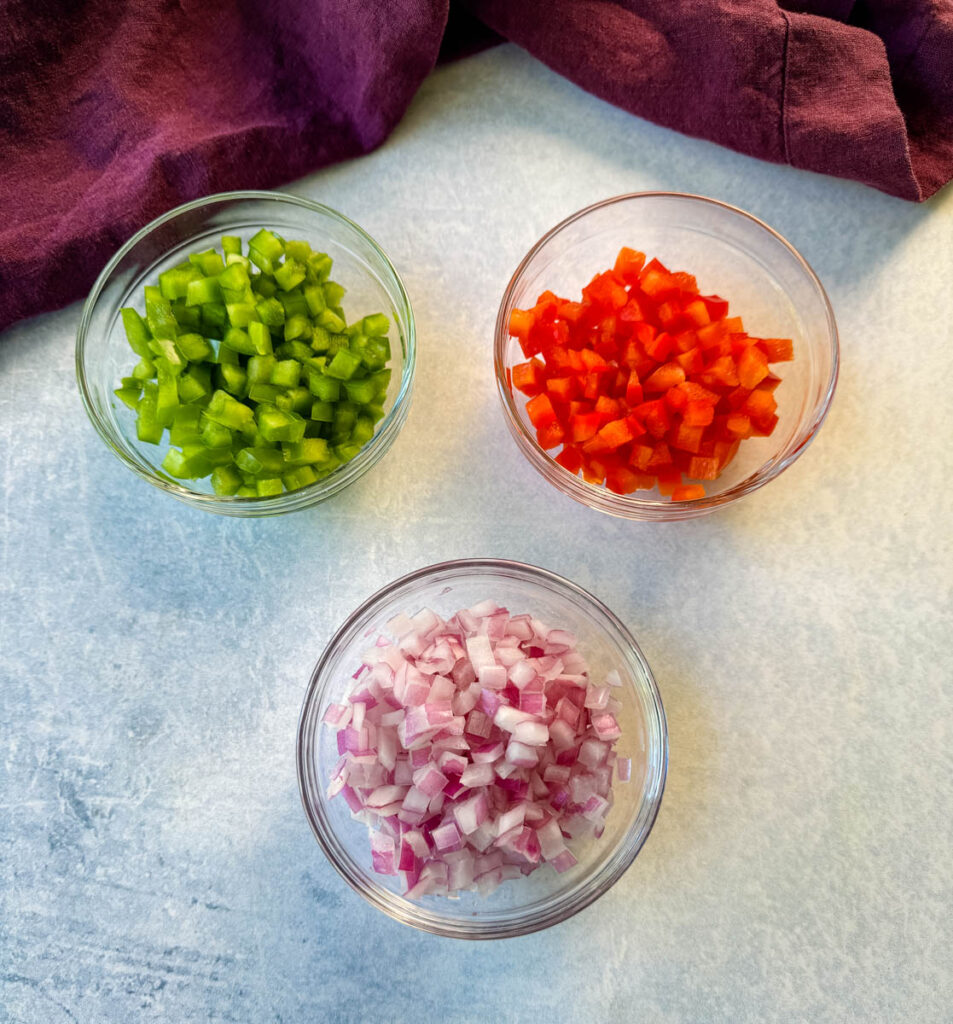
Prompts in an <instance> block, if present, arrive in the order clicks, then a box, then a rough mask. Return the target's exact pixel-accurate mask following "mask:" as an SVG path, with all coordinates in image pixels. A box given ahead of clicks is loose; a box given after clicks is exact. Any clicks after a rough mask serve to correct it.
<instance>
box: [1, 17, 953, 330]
mask: <svg viewBox="0 0 953 1024" xmlns="http://www.w3.org/2000/svg"><path fill="white" fill-rule="evenodd" d="M448 2H449V0H388V2H386V3H385V2H371V0H270V2H269V3H258V2H256V0H151V2H146V0H139V2H136V0H86V2H85V3H83V4H79V5H77V4H75V3H73V2H72V0H47V2H46V3H44V4H39V5H38V4H35V3H33V2H32V0H0V10H2V23H3V25H4V27H5V30H6V31H5V32H4V33H3V34H2V37H0V143H2V152H3V160H2V161H0V201H2V205H3V212H4V216H3V220H2V222H0V328H2V327H5V326H7V325H8V324H10V323H12V322H14V321H15V320H17V319H19V318H21V317H24V316H28V315H30V314H32V313H37V312H40V311H42V310H47V309H53V308H55V307H57V306H61V305H63V304H65V303H67V302H70V301H72V300H74V299H77V298H79V297H81V296H82V295H83V294H84V293H85V292H86V291H87V289H88V288H89V287H90V285H91V284H92V281H93V280H94V279H95V277H96V275H97V274H98V273H99V271H100V270H101V269H102V267H103V265H104V264H105V262H106V261H107V260H108V258H109V256H110V255H111V254H112V253H113V252H114V251H115V250H116V249H117V248H118V247H119V245H121V244H122V242H123V241H125V239H126V238H128V237H129V235H131V234H132V233H133V232H134V231H135V230H136V229H137V228H139V227H141V226H142V225H143V224H145V223H147V222H148V221H149V220H151V219H152V218H153V217H155V216H157V215H158V214H160V213H162V212H164V211H165V210H168V209H169V208H170V207H172V206H175V205H177V204H178V203H181V202H185V201H186V200H188V199H192V198H195V197H196V196H200V195H205V194H208V193H210V192H216V191H221V190H224V189H232V188H256V187H257V188H269V187H273V186H276V185H280V184H282V183H284V182H287V181H290V180H292V179H294V178H296V177H300V176H301V175H304V174H306V173H308V172H309V171H312V170H314V169H315V168H317V167H321V166H323V165H326V164H328V163H332V162H334V161H337V160H342V159H345V158H348V157H352V156H355V155H357V154H360V153H364V152H367V151H368V150H370V149H373V148H374V147H375V146H377V145H379V144H380V143H381V142H382V141H383V140H384V139H385V138H386V137H387V135H388V134H389V133H390V131H391V130H392V129H393V127H394V125H395V124H396V123H397V121H398V120H399V119H400V117H401V115H402V114H403V112H404V110H405V109H406V108H407V105H408V103H409V102H410V100H411V98H412V97H413V94H414V92H415V91H416V89H417V87H418V86H419V84H420V82H421V81H422V79H423V78H424V77H425V76H426V75H427V74H428V73H429V71H430V70H431V68H432V67H433V65H434V63H435V61H436V59H437V56H438V53H439V51H440V44H441V39H442V37H443V34H444V30H445V27H446V24H447V17H448ZM464 6H465V7H466V8H467V9H468V11H469V12H470V15H471V17H472V18H475V19H478V20H479V22H481V23H483V24H485V25H486V26H488V27H489V28H491V29H493V30H495V31H496V32H498V33H499V34H500V35H501V36H503V37H505V38H507V39H511V40H512V41H513V42H516V43H518V44H519V45H521V46H523V47H525V48H526V49H527V50H529V52H530V53H532V54H534V55H535V56H536V57H538V58H539V59H540V60H542V61H544V62H545V63H547V64H548V65H549V66H550V67H552V68H554V69H555V70H557V71H558V72H560V73H561V74H564V75H566V76H567V77H569V78H571V79H572V80H574V81H576V82H578V84H579V85H581V86H582V87H583V88H585V89H587V90H589V91H591V92H593V93H595V94H596V95H598V96H602V97H603V98H605V99H607V100H609V101H610V102H612V103H616V104H618V105H619V106H621V107H624V108H625V109H627V110H630V111H632V112H633V113H635V114H638V115H639V116H641V117H645V118H648V119H650V120H652V121H656V122H658V123H659V124H664V125H667V126H669V127H672V128H675V129H677V130H679V131H682V132H686V133H688V134H691V135H697V136H701V137H703V138H707V139H711V140H712V141H715V142H719V143H722V144H723V145H726V146H731V147H733V148H734V149H738V150H740V151H742V152H744V153H749V154H751V155H753V156H758V157H763V158H765V159H768V160H774V161H777V162H781V163H790V164H793V165H794V166H797V167H803V168H808V169H810V170H815V171H821V172H824V173H828V174H835V175H838V176H840V177H846V178H854V179H856V180H858V181H862V182H865V183H867V184H869V185H873V186H874V187H876V188H880V189H882V190H884V191H885V192H889V193H891V194H892V195H896V196H900V197H901V198H904V199H913V200H922V199H925V198H926V197H927V196H929V195H931V194H932V193H933V192H935V191H936V190H937V189H938V188H940V187H941V186H942V185H943V184H944V183H945V182H946V181H948V180H949V179H950V178H951V177H953V6H951V4H950V2H949V0H867V2H865V3H863V4H861V3H859V2H858V3H856V4H855V3H853V0H800V2H795V0H787V2H786V3H785V4H784V9H782V8H779V7H778V6H777V4H776V2H775V0H666V2H664V3H660V2H658V0H617V2H611V0H520V2H519V3H514V2H512V0H466V2H465V4H464ZM455 24H456V31H455V32H454V33H453V38H454V45H455V46H456V47H461V46H462V47H466V45H467V39H466V30H465V28H466V25H467V22H466V21H457V22H456V23H455ZM470 24H471V25H472V24H473V23H472V22H471V23H470ZM461 25H462V26H464V31H463V32H462V33H461V31H460V26H461ZM478 42H482V39H481V40H478Z"/></svg>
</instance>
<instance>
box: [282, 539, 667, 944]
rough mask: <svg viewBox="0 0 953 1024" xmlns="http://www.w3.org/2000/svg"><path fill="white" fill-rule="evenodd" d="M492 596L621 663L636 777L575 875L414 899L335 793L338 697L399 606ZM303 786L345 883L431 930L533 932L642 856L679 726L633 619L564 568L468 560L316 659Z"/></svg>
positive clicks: (303, 722)
mask: <svg viewBox="0 0 953 1024" xmlns="http://www.w3.org/2000/svg"><path fill="white" fill-rule="evenodd" d="M486 599H491V600H493V601H495V602H496V603H497V604H499V605H502V606H504V607H506V608H507V609H509V611H510V612H511V613H512V614H514V615H515V614H519V613H521V612H529V613H532V614H533V615H535V616H537V617H539V618H541V619H543V621H545V622H546V624H547V625H549V626H550V627H551V628H565V629H568V630H569V631H570V632H572V633H574V634H575V635H576V637H577V638H578V647H579V650H580V651H581V652H582V653H583V654H584V656H585V657H586V658H587V660H588V662H589V665H590V670H591V672H592V673H593V675H594V676H598V675H599V674H604V673H606V672H608V671H609V670H610V669H612V668H615V669H616V670H617V671H618V672H619V675H620V676H621V678H622V684H623V685H622V688H621V689H616V690H615V691H613V695H614V696H615V697H616V698H617V699H619V700H621V702H622V704H623V709H622V711H621V712H620V714H619V716H618V719H619V723H620V726H621V729H622V737H621V739H620V740H619V741H618V743H617V745H616V748H615V749H616V751H617V752H618V753H619V754H620V755H622V756H629V757H631V758H632V777H631V781H630V782H628V783H620V782H618V781H617V782H616V783H615V785H614V787H613V795H614V804H613V806H612V809H611V811H610V812H609V815H608V818H607V821H606V829H605V832H604V833H603V835H602V836H601V837H600V838H599V839H591V838H590V839H589V840H587V841H583V842H581V843H580V842H575V841H574V842H572V844H571V845H572V849H573V852H574V854H575V855H576V857H577V858H578V864H577V865H576V866H575V867H573V868H571V869H570V870H568V871H566V872H564V873H563V874H556V872H555V871H553V870H552V868H551V867H549V866H548V865H543V866H541V867H539V868H538V869H537V870H536V871H534V872H532V874H530V875H528V876H526V877H522V878H518V879H515V880H512V881H508V882H504V883H503V885H501V886H500V888H499V889H497V890H496V891H495V892H494V893H493V894H492V895H490V896H488V897H486V898H484V897H482V896H480V895H479V894H478V893H475V892H473V893H470V892H463V893H461V894H460V896H459V898H457V899H449V898H447V897H443V896H436V895H429V896H426V897H424V898H423V899H421V900H419V901H415V902H411V901H409V900H407V899H405V898H404V897H403V896H402V895H401V883H400V879H399V876H390V875H379V874H376V873H375V872H374V871H373V869H372V867H371V854H370V848H369V844H368V833H367V827H366V826H365V825H363V824H361V823H359V822H357V821H355V820H353V819H352V818H351V815H350V812H349V810H348V806H347V803H346V802H345V800H344V799H343V797H341V796H338V797H337V798H335V799H328V797H327V795H326V788H327V785H328V780H329V778H330V775H331V772H332V771H333V769H334V766H335V764H336V762H337V760H338V751H337V743H336V741H335V736H336V734H335V733H334V732H333V731H332V730H331V729H329V728H328V727H327V726H324V725H322V719H323V717H324V713H325V711H326V710H327V708H328V705H329V704H331V703H341V702H342V701H343V700H344V699H345V697H346V696H347V695H348V694H349V693H350V692H351V690H352V688H353V685H354V680H353V679H352V673H353V672H354V671H355V670H356V668H357V667H358V666H359V664H360V661H361V654H362V653H363V652H364V651H365V650H367V648H368V647H369V646H371V645H373V643H374V641H375V640H376V638H377V637H378V636H379V635H381V634H386V632H387V630H386V624H387V623H388V622H389V621H390V620H391V619H392V618H393V617H394V616H395V615H397V614H398V613H399V612H407V613H408V614H414V613H416V612H417V611H420V610H422V609H424V608H430V609H432V610H434V611H435V612H437V614H439V615H443V616H444V617H449V616H450V615H452V614H453V613H454V612H456V611H457V610H458V609H460V608H469V607H472V606H473V605H475V604H477V603H478V602H480V601H483V600H486ZM297 757H298V783H299V785H300V788H301V799H302V802H303V804H304V809H305V813H306V814H307V816H308V820H309V822H310V823H311V828H312V830H313V831H314V834H315V837H316V838H317V840H318V843H319V844H320V846H321V849H322V850H324V852H325V854H326V855H327V857H328V859H329V860H330V861H331V863H332V864H333V865H334V867H335V868H336V869H337V870H338V871H339V872H340V873H341V875H343V877H344V879H345V880H346V881H347V882H348V883H349V884H350V885H351V886H352V887H353V888H354V889H356V890H357V891H358V892H359V893H360V894H361V895H362V896H363V897H364V898H365V899H367V900H368V901H369V902H370V903H372V904H373V905H374V906H375V907H377V908H378V909H380V910H383V911H384V912H385V913H387V914H389V915H390V916H391V917H393V918H394V919H395V920H397V921H402V922H403V923H405V924H409V925H413V926H414V927H416V928H420V929H423V930H424V931H429V932H434V933H436V934H438V935H447V936H452V937H455V938H463V939H498V938H505V937H507V936H512V935H524V934H527V933H529V932H533V931H537V930H539V929H541V928H546V927H549V926H550V925H553V924H557V923H558V922H560V921H564V920H565V919H566V918H568V917H570V916H572V915H573V914H575V913H577V912H578V911H580V910H582V909H583V907H586V906H588V905H589V904H590V903H592V902H593V900H596V899H598V898H599V897H600V896H601V895H602V894H603V893H604V892H605V891H606V890H607V889H608V888H609V887H610V886H611V885H613V883H615V882H616V881H617V880H618V879H619V878H620V876H621V875H622V873H623V872H624V871H625V870H626V869H627V868H628V867H629V865H630V864H631V863H632V861H633V860H634V859H635V857H636V854H638V852H639V850H640V849H641V848H642V844H643V843H644V842H645V840H646V838H647V837H648V834H649V831H650V830H651V828H652V824H653V822H654V821H655V816H656V814H657V813H658V808H659V802H660V801H661V799H662V790H663V788H664V785H665V774H666V768H667V764H668V732H667V729H666V723H665V713H664V711H663V710H662V702H661V698H660V697H659V693H658V689H657V688H656V685H655V680H654V679H653V678H652V673H651V671H650V670H649V666H648V664H647V663H646V661H645V658H644V657H643V655H642V652H641V651H640V650H639V646H638V644H637V643H636V642H635V640H633V638H632V636H631V635H630V634H629V632H628V631H627V630H626V628H625V626H623V625H622V623H621V622H620V621H619V620H618V619H617V618H616V617H615V616H614V615H613V614H612V612H610V611H609V610H608V608H606V607H605V606H604V605H603V604H601V603H600V602H599V601H598V600H597V599H596V598H594V597H593V596H592V595H591V594H588V593H587V592H586V591H585V590H583V589H582V588H581V587H578V586H576V584H575V583H570V582H569V581H568V580H565V579H563V578H561V577H560V576H557V575H556V574H555V573H551V572H548V571H547V570H545V569H539V568H536V567H535V566H531V565H525V564H523V563H521V562H510V561H505V560H502V559H491V558H487V559H468V560H460V561H453V562H443V563H440V564H438V565H432V566H428V567H427V568H424V569H419V570H418V571H417V572H413V573H410V574H409V575H407V576H404V577H402V578H401V579H399V580H397V581H396V582H394V583H391V584H389V585H388V586H386V587H384V589H383V590H380V591H378V592H377V593H376V594H374V596H373V597H370V598H368V600H367V601H365V602H364V603H363V604H362V605H361V606H360V607H359V608H358V609H357V610H356V611H355V612H354V613H353V614H352V615H351V616H350V617H349V618H348V619H347V621H346V622H345V623H344V624H343V625H342V626H341V628H340V629H339V630H338V631H337V633H335V635H334V637H333V638H332V639H331V642H330V643H329V644H328V646H327V648H326V650H325V651H324V654H322V656H321V658H320V660H319V661H318V663H317V665H316V666H315V669H314V672H313V673H312V674H311V681H310V683H309V684H308V691H307V694H306V696H305V699H304V705H303V707H302V710H301V719H300V722H299V725H298V751H297Z"/></svg>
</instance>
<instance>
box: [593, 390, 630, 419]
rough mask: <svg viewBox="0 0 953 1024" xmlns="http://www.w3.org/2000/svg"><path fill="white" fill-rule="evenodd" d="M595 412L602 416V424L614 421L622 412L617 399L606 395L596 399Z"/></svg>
mask: <svg viewBox="0 0 953 1024" xmlns="http://www.w3.org/2000/svg"><path fill="white" fill-rule="evenodd" d="M595 411H596V412H597V413H600V414H601V415H602V416H603V422H606V423H607V422H608V421H609V420H611V419H615V418H616V417H617V416H619V415H621V414H622V412H623V409H622V406H621V405H620V404H619V401H618V399H615V398H609V396H608V395H600V396H599V397H598V398H597V399H596V405H595Z"/></svg>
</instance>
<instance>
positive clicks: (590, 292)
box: [582, 270, 629, 310]
mask: <svg viewBox="0 0 953 1024" xmlns="http://www.w3.org/2000/svg"><path fill="white" fill-rule="evenodd" d="M582 295H583V299H584V300H588V301H589V302H591V303H593V304H594V305H597V306H604V307H605V308H606V309H610V310H612V309H621V308H622V307H623V306H624V305H625V304H626V303H627V302H628V301H629V293H628V292H627V291H626V290H625V284H624V283H623V282H622V281H621V280H620V279H619V278H618V277H617V276H616V275H615V274H614V273H613V272H612V271H611V270H609V271H606V272H605V273H604V274H597V275H596V276H595V277H594V278H593V279H592V280H591V281H590V282H589V284H587V285H586V287H585V288H583V290H582Z"/></svg>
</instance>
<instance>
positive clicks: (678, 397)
mask: <svg viewBox="0 0 953 1024" xmlns="http://www.w3.org/2000/svg"><path fill="white" fill-rule="evenodd" d="M665 404H666V405H667V406H668V407H669V409H671V410H672V412H684V411H685V406H686V405H688V399H687V398H686V397H685V392H684V391H679V389H678V388H669V389H668V391H666V392H665Z"/></svg>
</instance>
